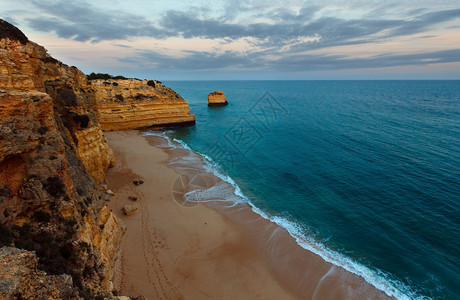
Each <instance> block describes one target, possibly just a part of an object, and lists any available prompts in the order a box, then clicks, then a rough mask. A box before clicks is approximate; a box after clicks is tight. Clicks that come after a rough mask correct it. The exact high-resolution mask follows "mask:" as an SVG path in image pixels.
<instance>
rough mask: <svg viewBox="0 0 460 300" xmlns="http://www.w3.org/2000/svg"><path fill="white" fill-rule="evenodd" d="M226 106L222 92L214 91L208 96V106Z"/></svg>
mask: <svg viewBox="0 0 460 300" xmlns="http://www.w3.org/2000/svg"><path fill="white" fill-rule="evenodd" d="M227 104H228V102H227V99H226V98H225V95H224V92H222V91H215V92H212V93H210V94H209V95H208V106H222V105H227Z"/></svg>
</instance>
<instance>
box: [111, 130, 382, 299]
mask: <svg viewBox="0 0 460 300" xmlns="http://www.w3.org/2000/svg"><path fill="white" fill-rule="evenodd" d="M106 136H107V139H108V141H109V144H110V146H111V147H112V149H113V150H114V152H115V155H116V158H117V162H116V165H115V166H114V167H113V168H111V169H109V170H108V171H107V184H108V187H109V189H111V190H112V191H113V192H114V193H115V195H114V196H112V197H111V200H110V202H109V203H108V205H109V207H110V209H111V210H112V211H113V212H114V213H115V214H116V215H117V216H119V217H120V218H121V219H122V220H123V222H124V224H125V225H126V227H127V231H126V233H125V236H124V238H123V241H122V244H121V246H120V251H119V253H118V257H117V259H116V266H115V271H114V287H115V289H116V290H117V291H118V292H119V293H120V294H122V295H128V296H131V297H136V296H139V295H143V296H145V297H146V298H147V299H371V298H372V299H388V298H389V297H388V296H386V295H385V294H384V293H383V292H381V291H379V290H377V289H376V288H375V287H373V286H372V285H370V284H369V283H367V282H366V281H365V280H364V279H363V278H362V277H360V276H357V275H355V274H352V273H350V272H348V271H346V270H344V269H342V268H341V267H338V266H335V265H333V264H331V263H328V262H326V261H324V260H323V259H322V258H321V257H319V256H318V255H316V254H314V253H312V252H309V251H307V250H305V249H303V248H302V247H300V246H299V245H298V244H297V243H296V241H295V239H294V238H293V237H291V236H290V235H289V233H288V232H287V230H285V229H284V228H282V227H280V226H278V225H277V224H275V223H273V222H270V221H268V220H266V219H264V218H262V217H261V216H259V215H258V214H256V213H254V212H253V211H252V210H251V208H250V207H249V206H248V205H243V204H240V205H235V206H228V205H227V206H226V205H223V204H221V203H219V202H207V203H206V204H202V203H191V204H190V203H186V202H181V201H180V200H178V197H177V195H175V194H174V192H177V191H175V189H176V188H175V183H177V180H178V179H179V180H181V179H180V178H181V177H180V175H183V174H178V173H177V172H175V170H173V169H172V168H171V167H169V166H168V165H167V161H168V160H169V159H170V158H171V157H170V156H171V155H180V153H179V154H178V153H177V152H176V153H172V152H170V153H168V151H165V150H164V149H161V148H159V147H156V146H155V143H159V141H158V139H159V138H158V137H149V136H143V135H141V132H139V131H122V132H107V133H106ZM181 151H182V152H183V151H188V150H186V149H182V150H181ZM189 172H191V173H193V172H194V171H193V168H191V171H189ZM188 175H189V178H190V177H191V178H193V176H191V175H193V174H188ZM195 176H196V175H195ZM200 176H201V177H203V178H204V180H205V181H207V182H209V181H211V182H214V183H215V184H217V181H219V180H220V179H219V178H217V177H215V176H214V178H212V177H213V176H212V175H210V174H208V175H206V174H200ZM206 176H208V177H206ZM138 179H141V180H143V181H144V183H143V184H141V185H137V186H136V185H135V184H134V183H133V181H134V180H138ZM176 194H177V193H176ZM129 196H134V197H137V198H138V199H137V200H136V201H132V200H129V199H128V198H129ZM198 202H199V201H198ZM125 205H133V206H136V207H138V208H139V212H138V213H137V214H134V215H130V216H125V215H124V214H123V212H122V208H123V206H125Z"/></svg>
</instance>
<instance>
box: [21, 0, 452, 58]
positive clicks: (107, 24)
mask: <svg viewBox="0 0 460 300" xmlns="http://www.w3.org/2000/svg"><path fill="white" fill-rule="evenodd" d="M31 3H32V4H33V5H34V6H35V7H37V8H38V9H40V10H42V12H43V13H44V14H45V15H44V16H40V17H37V18H30V19H28V22H29V25H30V26H31V27H33V28H34V29H36V30H40V31H46V32H55V33H56V34H57V35H58V36H60V37H63V38H67V39H73V40H77V41H89V40H92V41H95V42H98V41H102V40H115V39H121V40H123V39H128V38H129V37H139V36H146V37H154V38H166V37H173V36H182V37H184V38H193V37H202V38H209V39H216V38H222V39H227V40H228V39H230V40H235V39H239V38H244V37H252V38H255V39H258V40H259V41H260V42H259V45H260V46H264V47H269V46H270V47H276V46H278V47H280V46H284V45H286V44H289V42H290V41H291V40H292V39H298V38H302V37H312V36H316V35H318V36H320V37H321V40H320V42H318V43H305V44H302V45H298V46H297V47H296V48H297V49H302V50H305V49H309V48H319V47H330V46H336V45H344V44H345V45H346V44H350V43H355V44H356V43H366V42H375V41H378V40H380V39H382V38H383V39H387V38H392V37H396V36H401V35H408V34H414V33H420V32H424V31H425V30H427V29H428V28H430V27H431V26H434V25H436V24H439V23H444V22H447V21H450V20H453V19H456V18H460V9H452V10H443V11H437V12H430V13H425V12H424V10H423V9H416V10H413V11H412V13H413V14H414V15H412V16H410V17H406V18H405V19H394V20H389V19H379V18H376V17H373V18H370V17H369V16H368V17H367V18H363V19H351V20H349V19H342V18H338V17H327V16H323V17H321V18H319V19H314V16H315V14H316V13H317V12H318V11H320V10H321V9H322V7H321V6H318V5H316V6H308V5H307V6H305V7H303V8H302V9H301V10H300V11H299V12H298V13H294V12H292V11H291V10H289V9H287V8H278V9H271V8H267V9H265V12H264V11H263V9H262V8H259V9H258V10H259V12H258V16H264V17H265V18H268V19H270V20H271V21H270V22H259V23H255V22H253V23H249V24H238V23H235V22H230V21H229V18H228V17H225V16H222V17H216V18H205V17H203V16H204V15H208V14H207V13H205V12H207V10H208V9H207V8H200V7H193V9H191V10H189V11H187V12H183V11H177V10H170V11H167V12H166V13H165V14H164V16H163V17H162V18H161V20H159V21H158V22H157V23H156V24H154V23H153V22H152V21H150V20H147V19H146V18H144V17H141V16H136V15H132V14H129V13H126V12H119V11H118V12H117V11H99V10H97V9H96V8H95V7H94V6H92V5H91V4H89V3H85V2H83V1H82V2H78V3H76V2H65V1H63V0H60V1H37V0H31ZM232 3H233V6H229V7H227V10H228V11H229V12H231V13H234V14H236V13H238V12H240V11H241V10H244V9H248V7H249V6H248V5H247V4H245V3H244V2H243V1H239V0H236V1H233V2H232ZM251 9H253V7H252V8H251ZM201 10H203V14H200V13H199V11H201ZM260 11H262V12H260ZM417 14H420V15H417ZM383 31H387V32H390V33H388V34H386V35H385V36H381V37H379V36H378V35H379V34H381V33H382V32H383ZM382 35H383V34H382ZM301 47H302V48H301ZM293 49H295V48H293Z"/></svg>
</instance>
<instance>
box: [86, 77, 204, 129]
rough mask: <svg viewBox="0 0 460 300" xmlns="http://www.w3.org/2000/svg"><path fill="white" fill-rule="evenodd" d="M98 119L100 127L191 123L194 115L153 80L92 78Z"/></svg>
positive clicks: (181, 100)
mask: <svg viewBox="0 0 460 300" xmlns="http://www.w3.org/2000/svg"><path fill="white" fill-rule="evenodd" d="M90 83H91V87H92V88H93V90H94V91H95V94H96V99H97V105H98V110H99V114H100V119H99V122H100V124H101V127H102V129H103V130H107V131H110V130H127V129H135V128H148V127H163V126H173V125H185V124H194V123H195V115H191V114H190V108H189V106H188V104H187V102H185V100H184V99H182V97H181V96H179V95H178V94H177V93H176V92H174V91H173V90H172V89H170V88H168V87H165V86H163V85H162V84H161V82H159V81H156V80H139V79H107V80H104V79H95V80H91V81H90Z"/></svg>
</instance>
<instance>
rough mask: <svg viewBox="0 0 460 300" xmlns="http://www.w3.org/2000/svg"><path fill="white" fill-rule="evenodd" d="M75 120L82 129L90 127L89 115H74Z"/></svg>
mask: <svg viewBox="0 0 460 300" xmlns="http://www.w3.org/2000/svg"><path fill="white" fill-rule="evenodd" d="M73 120H74V121H75V123H77V124H78V125H79V126H80V128H82V129H84V128H87V127H88V124H89V117H88V116H87V115H79V114H73Z"/></svg>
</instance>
